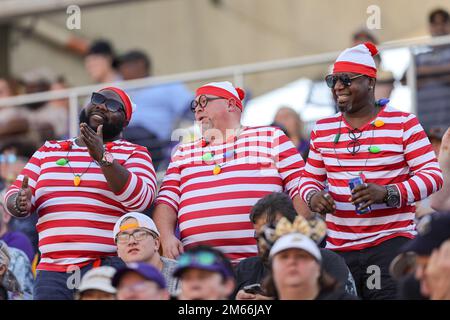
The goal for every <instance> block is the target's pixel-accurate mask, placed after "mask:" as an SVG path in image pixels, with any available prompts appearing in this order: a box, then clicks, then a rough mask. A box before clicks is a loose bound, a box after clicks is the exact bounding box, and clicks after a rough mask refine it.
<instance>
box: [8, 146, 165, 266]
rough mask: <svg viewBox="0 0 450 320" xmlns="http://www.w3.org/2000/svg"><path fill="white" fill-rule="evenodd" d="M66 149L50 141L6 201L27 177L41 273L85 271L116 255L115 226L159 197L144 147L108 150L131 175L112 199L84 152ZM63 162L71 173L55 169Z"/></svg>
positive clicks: (29, 165)
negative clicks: (78, 180)
mask: <svg viewBox="0 0 450 320" xmlns="http://www.w3.org/2000/svg"><path fill="white" fill-rule="evenodd" d="M64 144H66V142H62V141H58V142H57V141H47V142H46V143H45V144H44V145H43V146H42V147H41V148H39V150H37V151H36V152H35V153H34V155H33V157H32V158H31V159H30V161H29V162H28V163H27V165H26V166H25V168H24V169H23V171H22V172H21V174H20V175H19V176H18V178H17V180H16V182H15V183H14V184H13V185H12V186H11V187H10V188H9V189H8V192H7V193H6V195H5V199H6V200H7V199H8V198H9V197H10V196H11V195H12V194H13V193H16V192H17V191H18V189H19V188H20V186H21V181H22V179H23V176H24V175H28V177H29V186H30V188H31V190H32V195H33V196H32V206H33V208H32V210H33V211H34V210H36V212H37V214H38V216H39V220H38V223H37V225H36V229H37V231H38V233H39V251H40V252H41V260H40V263H39V265H38V267H37V269H38V270H47V271H58V272H66V269H67V267H69V266H70V265H77V266H79V267H82V266H84V265H86V264H88V263H90V262H92V261H93V260H96V259H98V258H101V257H103V256H114V255H116V250H117V248H116V245H115V244H114V240H113V233H112V230H113V227H114V224H115V222H116V221H117V220H118V219H119V217H120V216H122V215H123V214H125V213H127V212H129V211H143V210H145V209H146V208H148V207H149V206H150V204H151V203H152V201H153V199H154V197H155V190H156V177H155V171H154V169H153V165H152V160H151V157H150V155H149V153H148V151H147V149H146V148H145V147H142V146H139V145H136V144H132V143H130V142H127V141H125V140H116V141H114V142H112V143H108V144H107V148H108V150H109V152H110V153H112V155H113V156H114V159H115V160H116V161H118V162H119V164H121V165H122V166H124V167H125V168H126V169H127V170H128V171H129V172H130V175H129V179H128V181H127V183H126V185H125V186H124V188H123V189H122V190H121V191H120V192H118V193H114V192H112V191H111V190H110V189H109V187H108V185H107V182H106V179H105V176H104V175H103V173H102V170H101V168H100V167H99V166H98V165H97V164H96V163H95V162H94V161H93V159H92V158H91V157H90V155H89V153H88V151H87V148H86V147H80V146H77V145H76V144H73V146H72V147H71V148H70V150H68V149H67V147H65V146H64ZM59 159H68V160H69V164H70V166H71V167H72V169H73V171H72V169H71V168H70V167H69V165H68V164H65V165H58V164H56V161H58V160H59ZM74 173H75V174H82V176H81V183H80V185H79V186H75V185H74Z"/></svg>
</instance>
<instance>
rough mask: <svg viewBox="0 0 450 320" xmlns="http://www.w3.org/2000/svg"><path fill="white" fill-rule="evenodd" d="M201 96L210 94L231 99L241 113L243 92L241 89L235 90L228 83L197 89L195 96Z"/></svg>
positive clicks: (209, 84)
mask: <svg viewBox="0 0 450 320" xmlns="http://www.w3.org/2000/svg"><path fill="white" fill-rule="evenodd" d="M202 94H210V95H213V96H217V97H222V98H227V99H230V98H233V99H235V100H236V105H237V106H238V107H239V109H241V111H242V108H243V106H242V100H243V99H244V98H245V91H244V90H243V89H241V88H237V87H236V88H235V87H234V86H233V84H232V83H231V82H229V81H223V82H210V83H207V84H205V85H204V86H201V87H200V88H198V89H197V91H196V92H195V95H196V96H200V95H202Z"/></svg>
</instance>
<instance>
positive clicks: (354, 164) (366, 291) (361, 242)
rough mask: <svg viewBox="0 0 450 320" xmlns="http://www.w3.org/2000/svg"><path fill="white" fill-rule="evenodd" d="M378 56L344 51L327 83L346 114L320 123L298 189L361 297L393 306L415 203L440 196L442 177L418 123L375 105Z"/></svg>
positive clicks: (362, 48)
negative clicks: (393, 273)
mask: <svg viewBox="0 0 450 320" xmlns="http://www.w3.org/2000/svg"><path fill="white" fill-rule="evenodd" d="M377 53H378V50H377V48H376V47H375V45H373V44H372V43H364V44H359V45H357V46H355V47H353V48H349V49H346V50H345V51H343V52H342V53H341V54H340V55H339V57H338V59H337V61H336V63H335V64H334V68H333V73H332V74H330V75H328V76H327V77H326V81H327V84H328V86H329V87H330V88H331V90H332V93H333V97H334V99H335V101H336V104H337V106H338V108H339V110H340V112H338V113H337V114H335V115H333V116H330V117H328V118H325V119H321V120H319V121H318V122H317V123H316V125H315V128H314V129H313V131H312V133H311V151H310V153H309V158H308V163H307V165H306V166H305V171H304V175H303V177H302V179H301V181H300V186H299V188H300V195H301V197H302V198H303V199H304V200H305V201H306V202H307V204H308V205H309V207H310V209H311V210H312V211H313V212H318V213H321V214H324V215H325V214H326V221H327V227H328V235H327V244H326V248H328V249H331V250H334V251H336V252H338V253H339V254H341V255H342V256H343V257H344V259H345V260H346V262H347V265H348V266H349V268H350V270H351V272H352V274H353V277H354V278H355V282H356V288H357V290H358V294H359V295H360V296H361V297H362V298H363V299H393V298H395V296H396V285H395V283H394V281H393V280H392V278H391V277H390V275H389V264H390V262H391V261H392V259H393V258H394V257H395V255H396V254H397V253H398V249H399V248H400V247H401V246H402V245H404V244H405V243H406V242H408V241H409V239H411V238H414V236H415V234H416V231H415V223H414V212H415V207H414V202H415V201H418V200H421V199H423V198H426V197H428V196H429V195H430V194H432V193H433V192H436V191H437V190H438V189H439V188H441V186H442V173H441V170H440V169H439V165H438V163H437V161H436V156H435V154H434V152H433V150H432V147H431V144H430V141H429V140H428V138H427V136H426V134H425V132H424V130H423V128H422V126H421V125H420V124H419V122H418V120H417V118H416V117H415V116H414V115H412V114H409V113H406V112H401V111H399V110H397V109H394V108H393V107H391V106H390V105H388V104H387V103H388V100H387V99H381V100H380V101H378V102H376V101H375V97H374V89H375V84H376V71H377V70H376V66H375V62H374V60H373V56H374V55H375V54H377ZM352 180H354V181H352ZM352 183H356V184H355V185H354V188H352V187H353V186H352ZM351 189H353V191H351Z"/></svg>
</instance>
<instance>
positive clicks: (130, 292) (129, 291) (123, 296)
mask: <svg viewBox="0 0 450 320" xmlns="http://www.w3.org/2000/svg"><path fill="white" fill-rule="evenodd" d="M112 285H113V286H114V287H115V288H116V289H117V299H118V300H168V299H169V298H170V295H169V291H167V289H166V282H165V280H164V276H163V275H162V274H161V272H159V270H158V269H156V268H155V267H154V266H152V265H151V264H147V263H144V262H138V263H136V262H132V263H128V264H127V266H126V268H123V269H120V270H118V271H117V272H116V274H115V275H114V277H113V279H112Z"/></svg>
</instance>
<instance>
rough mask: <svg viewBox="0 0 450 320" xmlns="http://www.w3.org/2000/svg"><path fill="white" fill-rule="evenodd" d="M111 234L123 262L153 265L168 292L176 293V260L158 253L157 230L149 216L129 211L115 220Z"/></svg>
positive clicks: (159, 242)
mask: <svg viewBox="0 0 450 320" xmlns="http://www.w3.org/2000/svg"><path fill="white" fill-rule="evenodd" d="M113 235H114V241H115V243H116V244H117V254H118V256H119V257H120V258H121V259H122V260H123V261H124V262H126V263H129V262H145V263H148V264H151V265H153V266H154V267H156V268H157V269H158V270H159V271H160V272H161V273H162V274H163V276H164V279H165V281H166V284H167V288H168V290H169V293H170V294H171V295H173V296H174V295H176V294H177V288H178V279H177V278H175V277H174V276H173V271H174V270H175V267H176V265H177V262H176V261H175V260H173V259H169V258H166V257H162V256H161V255H160V254H159V249H160V246H161V241H160V239H159V231H158V229H157V228H156V225H155V223H154V222H153V220H152V219H151V218H150V217H148V216H146V215H145V214H142V213H139V212H129V213H127V214H126V215H124V216H122V217H121V218H120V219H119V220H117V222H116V224H115V225H114V229H113Z"/></svg>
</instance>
